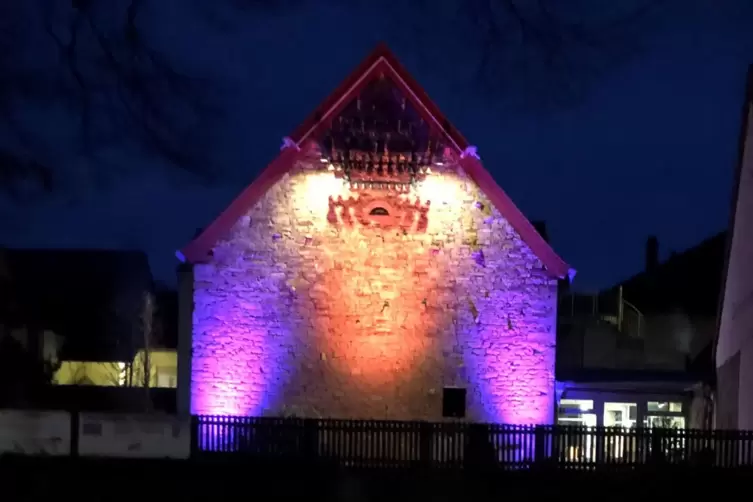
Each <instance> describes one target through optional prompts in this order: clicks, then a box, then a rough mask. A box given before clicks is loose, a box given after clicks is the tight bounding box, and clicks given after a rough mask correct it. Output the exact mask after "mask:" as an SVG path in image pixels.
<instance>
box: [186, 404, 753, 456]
mask: <svg viewBox="0 0 753 502" xmlns="http://www.w3.org/2000/svg"><path fill="white" fill-rule="evenodd" d="M192 447H193V452H192V456H216V455H231V456H237V457H238V458H242V457H247V458H248V457H253V458H257V459H280V460H302V461H324V462H331V463H337V464H340V465H345V466H353V467H395V468H402V467H414V466H424V467H432V468H445V467H446V468H462V467H484V468H498V469H526V468H530V467H532V466H551V467H558V468H571V469H596V468H635V467H639V466H647V465H673V464H674V465H678V464H679V465H698V466H709V467H724V468H727V467H729V468H731V467H742V466H751V467H753V432H749V431H702V430H686V429H622V428H609V427H571V426H517V425H499V424H470V423H461V422H444V423H432V422H398V421H376V420H334V419H294V418H246V417H217V416H197V417H194V425H193V437H192Z"/></svg>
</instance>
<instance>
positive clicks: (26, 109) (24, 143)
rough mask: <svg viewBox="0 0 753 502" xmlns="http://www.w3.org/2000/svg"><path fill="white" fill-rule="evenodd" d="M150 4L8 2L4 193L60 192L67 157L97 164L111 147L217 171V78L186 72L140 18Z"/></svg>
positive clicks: (0, 74) (1, 11) (134, 0)
mask: <svg viewBox="0 0 753 502" xmlns="http://www.w3.org/2000/svg"><path fill="white" fill-rule="evenodd" d="M149 1H150V0H113V1H110V2H106V3H105V2H102V3H100V2H91V1H88V0H72V1H71V2H70V3H69V4H68V5H66V4H65V3H63V2H58V1H55V0H35V1H29V2H21V3H18V2H5V3H4V4H3V5H2V6H0V28H6V27H7V28H8V30H3V29H0V31H2V32H3V34H0V51H1V53H0V192H5V193H7V194H11V195H15V196H18V197H22V196H23V195H24V194H26V193H27V192H28V190H27V189H29V188H33V187H34V186H36V187H40V188H43V189H45V190H47V191H50V190H54V189H56V188H57V187H58V186H59V185H60V183H61V182H64V181H65V176H63V174H62V171H61V169H62V167H61V164H63V163H64V162H65V161H68V162H70V161H75V159H76V158H81V159H89V161H90V162H91V164H93V165H95V166H96V165H98V164H99V163H98V162H97V156H98V155H99V154H100V152H103V151H107V150H108V149H112V148H121V149H123V150H124V151H126V152H129V151H130V153H131V155H130V156H129V154H128V153H126V154H125V157H133V149H134V148H136V149H145V150H146V153H147V154H150V155H155V156H158V157H160V158H162V159H164V160H165V161H167V163H169V164H170V165H172V166H174V167H176V168H178V169H181V170H184V171H187V172H191V173H194V174H200V175H203V176H208V175H209V174H210V172H209V170H208V169H207V168H206V167H205V166H207V165H209V163H208V162H207V158H206V156H207V148H206V145H205V144H204V143H205V142H206V140H205V138H206V136H208V134H207V133H206V132H205V131H209V130H211V126H210V125H209V123H210V121H211V120H213V119H215V118H217V116H218V114H219V109H218V108H217V107H216V106H214V105H213V103H212V90H211V86H210V82H209V81H208V80H207V79H202V78H198V77H194V76H190V75H188V74H186V73H184V72H181V71H179V70H178V69H177V67H175V66H174V65H173V63H172V62H171V61H170V60H169V58H168V56H167V55H166V54H165V53H163V52H162V51H160V49H158V48H157V47H156V46H155V45H154V44H153V43H152V41H151V40H150V37H149V32H148V30H147V29H146V27H145V25H144V26H142V23H141V22H140V16H141V14H142V11H143V10H144V9H145V8H146V4H148V3H149ZM151 1H154V0H151ZM61 109H62V110H64V111H65V113H64V114H63V115H60V110H61ZM40 115H42V116H44V118H42V117H40ZM45 119H47V120H53V121H57V122H58V123H59V129H58V130H55V125H56V124H49V123H45V122H47V120H45ZM71 119H73V121H74V122H75V123H76V124H77V127H76V128H75V129H74V130H71V129H70V128H68V127H66V125H65V124H66V122H67V121H70V120H71ZM62 138H70V139H71V140H73V141H66V140H64V139H62ZM71 146H73V148H72V150H71ZM66 155H67V158H65V156H66ZM61 156H62V157H63V158H61ZM125 162H131V163H132V162H133V159H132V158H128V160H125Z"/></svg>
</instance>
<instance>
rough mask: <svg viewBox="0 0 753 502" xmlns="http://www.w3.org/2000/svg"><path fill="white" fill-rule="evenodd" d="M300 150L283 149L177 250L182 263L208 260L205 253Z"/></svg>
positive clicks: (295, 157) (288, 166)
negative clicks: (186, 243)
mask: <svg viewBox="0 0 753 502" xmlns="http://www.w3.org/2000/svg"><path fill="white" fill-rule="evenodd" d="M303 153H304V152H303V151H299V150H297V149H296V148H293V147H287V148H285V149H283V151H282V152H281V153H280V154H279V155H278V156H277V157H275V159H274V160H273V161H272V162H271V163H270V164H269V165H268V166H267V167H266V168H265V169H264V170H263V171H262V172H261V174H260V175H259V177H258V178H256V179H255V180H254V182H253V183H251V184H250V185H249V186H248V187H247V188H246V189H245V190H244V191H243V192H241V194H240V195H239V196H238V197H236V198H235V200H233V202H232V203H231V204H230V205H229V206H228V207H227V209H225V210H224V211H223V212H222V213H221V214H220V216H219V217H218V218H217V219H216V220H214V221H213V222H212V223H211V224H210V225H209V226H208V227H206V228H205V229H203V230H202V231H201V233H200V234H199V235H198V236H197V237H196V238H195V239H194V240H192V241H191V242H190V243H189V244H188V245H187V246H186V247H184V248H183V249H181V250H180V253H181V254H182V255H183V260H185V261H187V262H189V263H201V262H204V261H206V260H207V258H209V251H210V250H211V249H212V247H214V246H215V245H216V244H217V242H218V241H219V240H220V239H222V238H223V237H224V236H225V234H226V233H227V232H228V231H229V230H230V229H231V228H232V227H233V225H235V223H236V222H237V221H238V219H239V218H240V217H241V216H243V215H244V214H245V213H246V211H248V209H249V208H250V207H251V206H253V205H254V204H255V203H256V202H257V201H258V200H259V199H260V198H261V197H262V196H263V195H264V194H265V193H266V192H267V190H269V189H270V188H272V187H273V186H274V184H275V183H277V182H278V181H280V180H281V179H282V177H283V176H285V173H287V172H288V171H289V170H290V169H291V168H292V167H293V166H294V165H295V163H296V161H297V160H298V159H299V158H301V157H302V156H303Z"/></svg>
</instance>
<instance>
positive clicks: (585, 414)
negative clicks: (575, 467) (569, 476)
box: [557, 399, 596, 461]
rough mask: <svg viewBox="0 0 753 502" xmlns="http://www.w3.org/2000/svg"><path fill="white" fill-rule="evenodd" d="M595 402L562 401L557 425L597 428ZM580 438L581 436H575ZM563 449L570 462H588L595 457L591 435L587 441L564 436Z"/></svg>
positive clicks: (587, 400)
mask: <svg viewBox="0 0 753 502" xmlns="http://www.w3.org/2000/svg"><path fill="white" fill-rule="evenodd" d="M593 410H594V402H593V400H591V399H560V403H559V407H558V408H557V425H571V426H581V427H595V426H596V414H595V413H594V412H593ZM573 437H574V438H579V436H573ZM562 440H563V441H564V443H562V448H563V452H564V454H565V456H566V457H567V459H568V460H570V461H577V460H580V461H586V460H591V459H592V457H593V438H592V437H591V434H587V435H586V436H585V441H580V440H578V439H576V440H575V441H573V440H572V439H571V437H570V436H568V435H564V436H563V438H562Z"/></svg>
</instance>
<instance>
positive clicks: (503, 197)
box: [179, 44, 574, 278]
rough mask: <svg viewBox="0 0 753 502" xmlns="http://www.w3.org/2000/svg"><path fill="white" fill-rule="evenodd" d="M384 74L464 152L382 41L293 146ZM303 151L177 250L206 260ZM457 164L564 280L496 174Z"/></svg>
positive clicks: (559, 264) (287, 157) (284, 158)
mask: <svg viewBox="0 0 753 502" xmlns="http://www.w3.org/2000/svg"><path fill="white" fill-rule="evenodd" d="M381 74H384V75H386V76H387V77H389V78H391V79H392V81H393V82H394V83H395V85H397V86H398V87H399V88H400V90H401V91H403V92H404V93H405V95H406V97H407V98H408V99H409V100H410V101H411V104H412V105H413V106H415V107H416V109H417V110H418V111H419V112H420V113H421V115H422V116H423V118H424V120H426V121H427V122H428V123H429V124H431V125H432V126H433V127H434V128H435V129H436V130H437V131H438V132H441V133H443V134H445V135H446V136H447V138H448V139H449V140H450V141H451V142H452V143H453V146H455V148H456V149H457V152H458V153H462V152H463V151H464V150H465V149H466V148H468V142H467V141H466V140H465V138H464V137H463V136H462V135H461V134H460V132H458V131H457V130H455V128H454V127H452V125H450V122H449V121H448V120H447V118H446V117H445V116H444V115H443V114H442V112H441V111H440V110H439V107H437V105H436V104H435V103H434V102H433V101H431V99H430V98H429V96H428V95H427V94H426V92H425V91H424V90H423V89H422V88H421V86H420V85H419V84H418V82H416V81H415V80H414V79H413V77H411V75H410V74H409V73H408V71H407V70H406V69H405V68H404V67H403V66H402V65H401V64H400V63H399V62H398V61H397V59H396V58H395V56H394V55H393V54H392V52H390V50H389V49H388V48H387V46H386V45H384V44H380V45H379V46H378V47H377V48H376V50H374V52H372V53H371V54H370V55H369V56H368V57H367V58H366V59H365V60H364V61H363V62H362V63H361V64H360V65H359V66H358V67H357V68H356V70H355V71H354V72H352V73H351V74H350V75H349V76H348V77H347V78H346V79H345V80H344V81H343V83H342V84H341V85H340V86H339V87H338V88H337V89H336V90H335V92H333V93H332V94H330V96H329V97H328V98H327V99H326V100H325V101H324V102H323V103H322V105H321V106H320V107H319V108H317V111H315V112H314V113H313V114H311V115H310V116H309V117H308V118H307V119H306V120H305V121H304V122H303V123H302V124H301V125H300V126H299V127H298V128H296V130H295V131H293V134H291V136H290V137H291V139H292V140H293V141H295V143H296V144H297V145H299V146H300V145H302V144H305V143H307V140H309V139H311V138H313V137H315V136H316V135H317V134H318V133H319V132H320V131H321V130H323V129H325V128H327V127H329V124H330V122H331V121H332V120H333V119H334V118H335V117H337V115H338V114H339V113H340V112H341V111H342V110H343V109H344V108H345V107H346V106H347V105H348V103H349V102H350V100H351V99H352V98H354V97H355V96H357V95H358V93H359V92H360V91H361V90H362V89H363V88H364V87H365V86H366V85H367V84H368V83H369V82H371V80H372V79H373V78H376V77H378V76H379V75H381ZM302 154H303V153H302V152H299V151H298V150H296V149H295V148H294V147H292V146H291V147H288V148H286V149H284V150H283V152H282V153H281V154H280V155H278V157H277V158H276V159H275V160H274V161H273V162H272V163H271V164H270V165H269V166H267V168H266V169H265V170H264V171H263V172H262V173H261V175H259V177H258V178H257V179H256V180H255V181H254V182H253V183H252V184H251V185H250V186H249V187H248V188H246V190H244V191H243V193H241V195H240V196H239V197H238V198H236V199H235V200H234V201H233V203H232V204H230V206H229V207H228V208H227V209H226V210H225V211H224V212H223V213H222V214H221V215H220V216H219V218H217V219H216V220H215V221H214V222H213V223H212V224H211V225H209V226H208V227H207V228H206V229H204V230H203V231H202V232H201V234H200V235H199V236H198V237H197V238H196V239H194V240H193V241H192V242H191V243H190V244H188V245H187V246H186V247H185V248H184V249H182V250H181V251H180V252H179V255H180V254H181V253H182V258H183V259H185V260H186V261H189V262H192V263H195V262H202V261H205V260H206V259H207V258H208V253H209V250H210V249H211V248H212V247H213V246H214V245H215V244H216V243H217V241H218V240H220V239H221V238H222V237H223V236H224V235H225V233H226V232H228V231H229V229H230V228H231V227H232V226H233V225H234V224H235V222H236V221H238V219H239V218H240V217H241V216H243V214H244V213H245V212H246V211H247V210H248V208H249V207H250V206H252V205H253V204H254V203H256V201H258V199H259V198H260V197H262V196H263V195H264V193H266V191H267V190H269V189H270V188H271V187H272V186H273V185H274V184H275V183H276V182H277V181H279V180H280V179H281V178H282V177H283V176H284V175H285V173H286V172H288V171H289V170H290V169H291V168H292V167H293V165H294V164H295V162H296V161H297V160H298V159H299V158H301V156H302ZM460 164H461V166H462V167H463V169H464V170H465V171H466V173H467V174H468V175H469V176H470V177H471V179H473V181H474V182H475V183H476V184H477V185H478V186H479V187H480V188H481V190H482V191H483V192H484V193H485V194H486V195H487V197H489V199H490V200H491V202H492V203H493V204H494V206H495V207H496V208H497V209H498V210H499V211H500V213H501V214H502V215H503V216H504V217H505V218H506V219H507V221H508V222H509V223H510V225H512V227H513V228H514V229H515V230H516V231H517V232H518V233H519V234H520V236H521V238H522V239H523V241H524V242H525V243H526V244H528V246H529V247H530V248H531V250H532V251H533V252H534V253H535V254H536V256H538V257H539V259H540V260H541V261H542V263H543V264H544V266H545V267H546V269H547V270H548V271H549V272H550V273H551V274H552V275H554V276H556V277H560V278H564V277H567V276H568V275H569V274H570V275H571V274H572V273H574V271H571V269H570V268H569V267H568V265H567V264H566V263H565V262H564V261H563V260H562V259H561V258H560V257H559V256H557V254H556V253H555V252H554V250H553V249H552V248H551V246H549V244H548V243H547V242H546V241H545V240H544V239H543V238H542V237H541V235H539V233H538V232H537V231H536V229H535V228H534V226H533V225H531V223H530V222H529V221H528V219H527V218H526V217H525V216H524V215H523V213H521V212H520V210H519V209H518V208H517V206H515V204H514V203H513V202H512V200H511V199H510V198H509V197H508V196H507V194H506V193H505V192H504V191H503V190H502V188H500V187H499V185H497V183H496V182H495V181H494V178H493V177H492V176H491V174H489V172H488V171H487V170H486V169H485V168H484V167H483V165H482V164H481V162H480V161H479V160H478V159H477V158H475V157H473V156H465V157H464V158H462V159H461V161H460Z"/></svg>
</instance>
